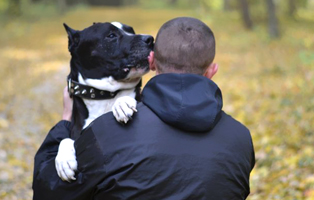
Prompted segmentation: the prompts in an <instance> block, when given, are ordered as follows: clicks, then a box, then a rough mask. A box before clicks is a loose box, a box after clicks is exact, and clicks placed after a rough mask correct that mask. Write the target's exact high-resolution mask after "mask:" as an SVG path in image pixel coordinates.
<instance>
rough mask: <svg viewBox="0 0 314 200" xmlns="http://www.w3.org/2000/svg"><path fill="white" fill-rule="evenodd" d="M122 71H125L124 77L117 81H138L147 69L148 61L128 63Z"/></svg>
mask: <svg viewBox="0 0 314 200" xmlns="http://www.w3.org/2000/svg"><path fill="white" fill-rule="evenodd" d="M122 71H123V72H124V73H127V75H126V77H125V78H124V79H121V80H119V81H121V82H137V81H139V80H140V79H141V78H142V76H143V75H144V74H146V73H147V72H148V71H149V67H148V63H137V64H132V63H129V64H127V65H125V66H124V67H123V68H122Z"/></svg>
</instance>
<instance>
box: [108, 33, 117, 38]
mask: <svg viewBox="0 0 314 200" xmlns="http://www.w3.org/2000/svg"><path fill="white" fill-rule="evenodd" d="M107 37H108V38H115V37H117V35H116V34H114V33H110V34H109V35H108V36H107Z"/></svg>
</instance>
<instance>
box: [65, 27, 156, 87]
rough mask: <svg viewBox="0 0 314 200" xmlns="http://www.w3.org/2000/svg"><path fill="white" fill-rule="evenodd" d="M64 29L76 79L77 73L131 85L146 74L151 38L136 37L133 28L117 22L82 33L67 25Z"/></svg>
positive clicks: (151, 46)
mask: <svg viewBox="0 0 314 200" xmlns="http://www.w3.org/2000/svg"><path fill="white" fill-rule="evenodd" d="M64 27H65V29H66V31H67V33H68V37H69V51H70V53H71V55H72V60H71V73H74V74H75V76H76V75H77V74H78V73H80V74H81V75H82V76H83V78H84V79H87V78H88V79H101V78H104V77H110V76H111V77H112V78H114V79H115V80H117V81H132V80H134V79H138V78H140V77H141V76H142V75H144V74H145V73H147V72H148V71H149V66H148V61H147V57H148V55H149V52H150V51H151V50H152V49H153V41H154V39H153V37H152V36H149V35H136V34H135V33H134V30H133V28H132V27H130V26H127V25H124V24H121V23H118V22H114V23H94V24H93V25H92V26H90V27H88V28H86V29H84V30H82V31H78V30H73V29H72V28H70V27H69V26H67V25H66V24H64ZM72 75H73V74H72ZM71 78H73V77H71Z"/></svg>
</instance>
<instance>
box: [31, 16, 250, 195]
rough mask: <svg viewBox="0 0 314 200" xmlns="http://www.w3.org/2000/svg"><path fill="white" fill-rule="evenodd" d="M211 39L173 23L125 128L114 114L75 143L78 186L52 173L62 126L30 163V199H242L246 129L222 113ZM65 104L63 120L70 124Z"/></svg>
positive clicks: (198, 26)
mask: <svg viewBox="0 0 314 200" xmlns="http://www.w3.org/2000/svg"><path fill="white" fill-rule="evenodd" d="M214 56H215V39H214V35H213V33H212V31H211V30H210V28H209V27H208V26H206V25H205V24H204V23H203V22H201V21H199V20H197V19H194V18H187V17H182V18H176V19H173V20H170V21H168V22H167V23H165V24H164V25H163V26H162V27H161V29H160V30H159V32H158V35H157V38H156V43H155V48H154V52H151V54H150V56H149V58H148V59H149V63H150V68H151V70H156V74H157V76H155V77H154V78H152V79H151V80H150V81H149V82H148V83H147V85H146V86H145V88H144V89H143V92H142V99H143V103H139V104H138V106H137V110H138V113H137V114H136V115H135V116H134V117H133V121H132V122H131V123H129V124H128V125H126V126H121V125H120V124H119V123H117V122H116V120H115V119H114V117H113V115H112V113H108V114H105V115H103V116H101V117H99V118H98V119H96V120H95V121H94V122H93V124H92V125H91V126H90V127H88V128H87V129H86V130H85V131H84V132H83V133H82V136H81V137H80V138H79V139H78V140H77V141H75V149H76V156H77V161H78V170H77V174H76V180H75V181H73V182H71V183H68V182H63V181H62V180H61V179H60V178H59V177H58V175H57V173H56V170H55V168H54V158H55V156H56V154H57V150H58V144H59V142H60V141H61V140H62V139H64V138H66V137H68V136H69V130H68V127H69V123H70V122H67V121H61V122H59V123H58V124H57V125H56V126H55V127H54V128H53V129H52V130H51V131H50V133H49V134H48V136H47V138H46V140H45V141H44V143H43V145H42V147H41V148H40V149H39V151H38V153H37V155H36V158H35V169H34V182H33V189H34V199H45V200H46V199H144V200H151V199H158V200H159V199H171V200H172V199H174V200H182V199H213V200H221V199H228V200H230V199H245V198H246V197H247V196H248V194H249V192H250V189H249V176H250V172H251V170H252V168H253V166H254V162H255V159H254V149H253V144H252V140H251V136H250V132H249V130H248V129H247V128H245V126H243V125H242V124H241V123H239V122H238V121H236V120H234V119H233V118H232V117H231V116H229V115H227V114H226V113H224V112H223V111H222V110H221V109H222V96H221V92H220V89H219V88H218V87H217V85H216V84H215V83H214V82H213V81H211V80H210V79H211V78H212V77H213V76H214V75H215V73H216V72H217V70H218V65H217V64H215V63H213V60H214ZM69 105H71V104H70V103H69V101H67V98H65V111H64V113H65V114H64V116H65V117H64V119H70V118H69V115H70V114H69V113H71V109H69V107H70V106H69Z"/></svg>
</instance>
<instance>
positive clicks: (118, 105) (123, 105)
mask: <svg viewBox="0 0 314 200" xmlns="http://www.w3.org/2000/svg"><path fill="white" fill-rule="evenodd" d="M112 112H113V115H114V117H115V118H116V120H117V121H118V122H122V123H123V122H124V123H128V121H129V120H131V119H132V116H133V114H134V112H137V110H136V100H135V99H134V98H132V97H129V96H124V97H119V98H118V99H117V100H116V101H115V103H114V104H113V106H112Z"/></svg>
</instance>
